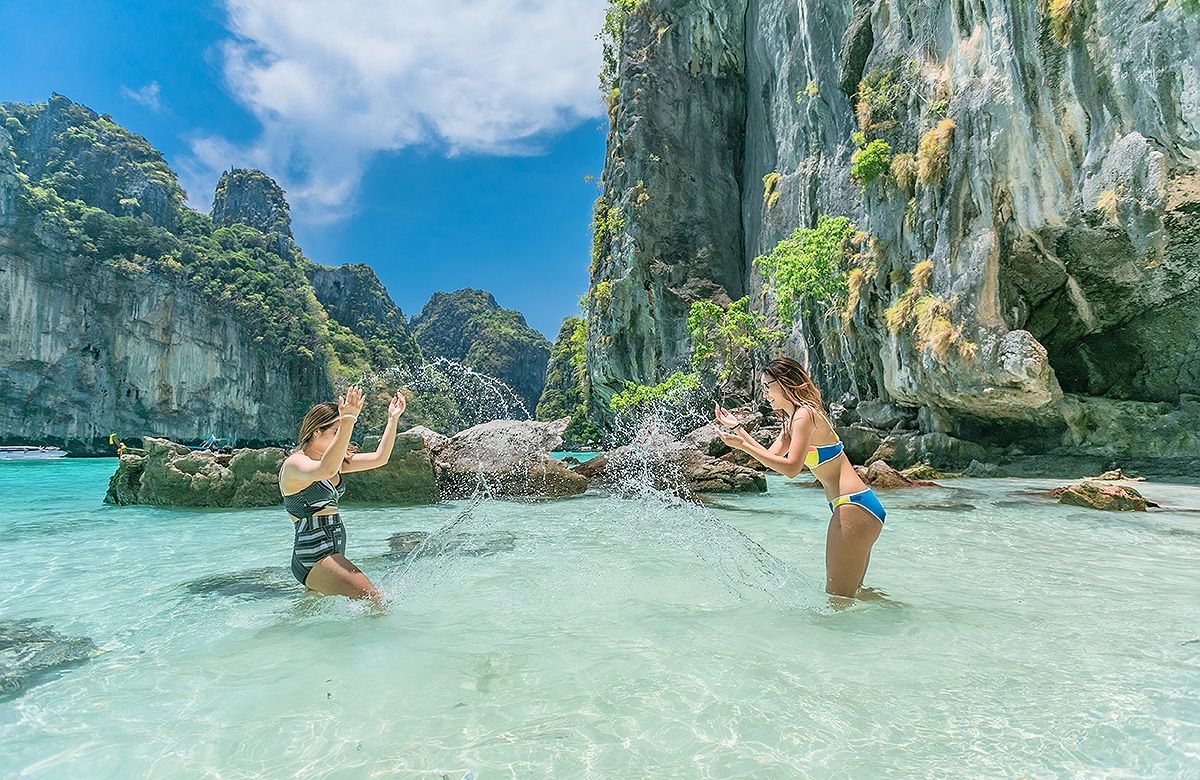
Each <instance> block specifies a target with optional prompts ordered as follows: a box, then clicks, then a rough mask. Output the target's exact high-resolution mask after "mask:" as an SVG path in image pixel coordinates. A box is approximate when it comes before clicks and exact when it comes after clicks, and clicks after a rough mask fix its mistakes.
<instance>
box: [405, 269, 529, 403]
mask: <svg viewBox="0 0 1200 780" xmlns="http://www.w3.org/2000/svg"><path fill="white" fill-rule="evenodd" d="M412 329H413V335H414V336H416V339H417V344H418V345H420V347H421V351H422V353H423V354H424V355H425V357H426V358H427V359H432V358H447V359H449V360H454V361H456V362H459V363H462V364H463V365H465V366H467V367H469V368H471V369H474V370H475V371H479V372H481V373H484V374H487V375H489V376H493V377H495V378H497V379H499V380H501V381H503V382H504V383H505V384H507V385H508V386H509V387H511V388H512V389H513V390H514V391H515V392H516V394H517V395H518V396H519V397H520V399H521V401H522V403H524V405H525V407H526V409H527V410H529V411H530V412H532V411H533V410H534V409H535V408H536V407H537V403H538V398H539V397H540V396H541V394H542V387H543V386H544V384H545V381H546V362H547V360H548V358H549V356H550V343H549V342H548V341H546V337H545V336H543V335H542V334H540V333H538V332H537V331H535V330H533V329H532V328H530V327H529V326H528V325H527V324H526V323H525V317H523V316H522V315H521V314H520V312H516V311H513V310H511V309H502V308H501V307H500V305H499V304H498V303H496V299H495V298H493V297H492V294H491V293H488V292H484V291H482V290H471V289H465V290H458V291H457V292H453V293H444V292H438V293H434V294H433V296H432V297H430V299H429V301H428V302H427V303H426V304H425V306H424V308H422V309H421V313H420V314H418V315H417V316H416V317H415V318H413V321H412Z"/></svg>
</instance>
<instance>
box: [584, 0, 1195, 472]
mask: <svg viewBox="0 0 1200 780" xmlns="http://www.w3.org/2000/svg"><path fill="white" fill-rule="evenodd" d="M626 5H627V6H630V5H632V6H633V9H632V10H631V11H629V13H628V14H627V18H626V19H625V22H624V26H623V32H622V34H621V36H620V40H619V41H618V42H617V44H616V49H617V52H618V56H617V59H616V73H615V77H616V81H615V86H616V91H615V93H614V96H613V105H612V112H611V116H612V118H613V125H612V130H611V132H610V135H609V142H608V156H607V159H606V165H605V173H604V193H603V198H602V201H601V203H600V204H598V215H597V220H596V223H597V225H598V232H597V249H598V251H597V258H596V264H595V266H594V269H593V278H592V288H591V306H590V312H591V318H592V319H591V322H590V325H589V333H590V339H589V343H588V353H587V354H588V364H587V365H588V377H589V381H590V383H591V397H592V411H593V414H594V415H595V416H598V417H602V416H604V415H606V414H607V401H608V398H609V397H611V395H612V394H613V392H614V391H616V390H618V389H620V386H621V384H622V382H624V381H625V380H633V381H637V382H640V383H651V382H654V381H658V380H660V379H661V378H662V377H663V376H664V374H665V373H669V372H670V371H671V370H675V369H677V368H680V367H683V366H684V365H685V360H686V355H687V344H686V339H685V337H684V332H683V328H684V324H685V318H686V311H687V308H688V306H689V305H690V304H691V302H693V301H695V300H698V299H701V298H709V299H713V300H716V301H718V302H720V303H724V302H725V301H726V300H728V299H735V298H737V297H739V296H741V295H742V294H749V295H750V296H751V300H752V301H753V302H754V305H755V307H756V308H758V309H759V310H762V311H765V312H767V313H768V314H769V315H770V316H771V317H772V318H773V319H774V321H775V322H778V323H780V324H781V325H783V326H784V327H785V328H787V329H788V331H789V336H788V339H787V342H786V344H785V346H784V349H783V350H782V351H784V352H786V353H788V354H791V355H793V356H796V357H798V358H799V359H801V360H802V361H804V362H806V363H808V364H809V365H810V366H811V367H812V369H813V372H814V374H815V375H816V377H817V378H818V381H819V383H820V384H821V385H822V388H823V390H824V391H825V393H826V395H827V397H828V398H830V399H831V400H838V399H840V398H843V397H844V398H845V399H846V400H847V401H848V405H849V407H850V408H853V402H855V401H858V400H862V401H882V402H886V403H889V404H892V405H895V406H897V407H901V408H906V409H909V410H910V411H912V412H915V414H914V415H913V417H912V418H911V421H910V422H908V423H906V425H907V426H909V427H907V428H906V429H905V430H903V431H894V432H893V433H894V435H895V436H896V437H903V436H908V437H910V438H919V439H921V441H919V442H918V443H917V444H916V445H915V446H913V447H910V446H909V445H908V444H903V445H902V447H901V449H907V450H911V451H914V452H915V451H916V450H921V451H922V452H924V453H926V454H928V453H929V452H931V451H932V452H934V454H938V453H944V451H945V448H946V447H950V448H956V447H957V448H960V449H962V445H960V444H958V443H957V442H959V441H961V440H967V441H969V442H973V446H975V447H982V448H985V449H986V450H987V452H988V453H989V457H991V458H993V459H995V458H1011V457H1021V456H1039V455H1041V456H1045V455H1050V454H1055V455H1068V454H1072V453H1080V454H1083V455H1085V456H1087V457H1089V458H1101V459H1105V458H1109V459H1111V458H1125V459H1135V460H1136V459H1143V460H1151V461H1158V462H1159V465H1160V466H1162V467H1163V468H1167V469H1176V470H1185V471H1186V470H1188V469H1190V468H1192V464H1193V463H1194V461H1195V460H1196V459H1197V458H1200V439H1198V438H1197V437H1196V435H1195V433H1194V431H1195V430H1196V424H1197V423H1198V422H1200V417H1197V415H1196V411H1195V407H1196V401H1197V398H1198V397H1200V370H1197V366H1200V352H1198V351H1197V350H1198V349H1200V347H1197V344H1200V338H1198V337H1200V316H1198V315H1200V48H1198V47H1196V46H1195V45H1194V43H1193V42H1194V41H1195V40H1197V38H1198V37H1200V12H1197V10H1196V7H1195V4H1194V3H1189V2H1178V1H1177V0H1166V1H1165V2H1162V3H1159V4H1157V5H1155V6H1154V7H1152V8H1146V7H1144V6H1142V5H1141V4H1138V3H1134V2H1132V0H1122V1H1119V2H1113V3H1106V4H1102V5H1095V4H1088V3H1065V4H1059V3H1054V4H1049V3H1035V2H1022V3H1016V4H1008V5H1003V4H1001V5H996V4H984V5H974V6H972V5H969V4H967V5H962V4H959V5H954V4H948V3H932V4H931V3H926V2H913V1H911V0H876V1H875V2H863V1H862V0H860V1H859V2H852V1H851V0H840V1H838V2H833V3H825V4H821V6H820V7H819V9H818V8H817V7H816V6H813V5H812V4H805V3H800V4H797V3H795V2H785V1H784V0H734V1H733V2H719V3H718V2H713V1H712V0H645V1H644V2H641V3H634V4H626ZM868 151H869V152H870V154H873V155H875V158H874V161H875V163H876V168H875V170H873V171H872V170H867V168H866V167H865V163H866V162H867V161H868V160H869V159H870V154H868ZM856 152H857V153H858V155H859V156H858V157H856V156H855V155H856ZM822 215H830V216H843V215H844V216H846V217H848V218H849V219H850V220H851V221H852V222H853V224H854V226H855V229H856V230H857V231H861V235H858V236H855V241H856V244H855V252H854V255H853V257H849V256H848V258H847V266H846V267H845V269H844V270H845V272H846V273H847V274H848V275H849V274H851V273H852V272H853V279H852V280H850V281H851V284H849V285H848V287H849V288H850V291H849V294H848V295H847V296H846V299H845V300H844V301H841V302H839V305H838V307H837V310H830V309H826V307H824V306H821V305H817V304H819V303H820V302H817V301H809V302H808V304H810V305H807V306H805V307H804V308H806V309H811V312H810V313H801V314H800V315H799V316H798V317H797V319H796V320H795V321H794V322H792V321H787V320H782V319H780V318H779V317H778V314H779V312H778V309H777V302H778V301H777V297H776V293H777V290H776V289H775V288H774V287H773V286H772V285H771V284H770V283H769V280H767V279H765V278H764V277H763V274H762V272H761V268H760V267H759V266H756V265H755V264H754V262H753V261H754V259H755V258H756V257H758V256H759V255H763V254H766V253H768V252H770V251H771V250H772V249H773V248H774V247H775V246H776V244H777V243H778V242H779V241H780V240H781V239H783V238H785V237H787V236H788V235H789V234H790V233H791V232H792V231H793V230H794V229H796V228H799V227H805V228H809V227H814V226H815V225H816V224H817V221H818V218H819V217H820V216H822ZM848 279H849V276H848ZM849 417H850V419H847V420H846V422H847V423H852V422H855V420H853V419H852V418H853V417H854V415H853V414H851V415H850V416H849ZM1152 420H1153V422H1152ZM934 434H936V435H937V436H939V437H941V438H938V439H936V440H934V439H927V438H926V437H928V436H930V435H934ZM974 452H975V454H978V453H979V452H981V450H974ZM964 454H965V451H964ZM957 458H958V456H955V455H953V454H952V453H951V454H948V455H947V456H946V457H944V458H941V460H942V461H943V462H944V463H945V465H951V464H950V463H949V461H956V462H957ZM1172 464H1173V465H1172ZM958 465H962V463H958Z"/></svg>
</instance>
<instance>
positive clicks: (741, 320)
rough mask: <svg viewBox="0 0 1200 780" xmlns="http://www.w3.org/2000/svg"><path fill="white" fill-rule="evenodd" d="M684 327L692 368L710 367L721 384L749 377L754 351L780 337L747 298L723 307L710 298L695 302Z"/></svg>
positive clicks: (702, 369) (780, 334) (705, 368)
mask: <svg viewBox="0 0 1200 780" xmlns="http://www.w3.org/2000/svg"><path fill="white" fill-rule="evenodd" d="M687 328H688V335H689V336H691V338H692V367H693V368H695V369H696V370H697V371H706V370H712V371H713V372H714V373H715V374H716V375H717V380H718V381H719V382H721V383H722V384H724V383H726V382H729V381H730V380H732V379H734V378H735V377H745V376H749V370H750V366H751V360H752V357H753V356H754V353H755V352H756V351H757V350H760V349H762V348H763V347H765V346H767V345H768V344H770V343H772V342H774V341H777V340H779V339H780V338H781V337H782V336H783V334H782V333H780V332H779V331H777V330H773V329H771V328H768V327H767V318H766V316H765V315H763V314H762V313H761V312H757V311H752V310H751V309H750V298H749V297H742V298H739V299H738V300H736V301H734V302H733V303H731V304H729V305H728V306H726V307H725V308H722V307H720V306H718V305H717V304H715V303H713V302H712V301H696V302H695V303H693V304H692V308H691V310H690V311H689V312H688V321H687Z"/></svg>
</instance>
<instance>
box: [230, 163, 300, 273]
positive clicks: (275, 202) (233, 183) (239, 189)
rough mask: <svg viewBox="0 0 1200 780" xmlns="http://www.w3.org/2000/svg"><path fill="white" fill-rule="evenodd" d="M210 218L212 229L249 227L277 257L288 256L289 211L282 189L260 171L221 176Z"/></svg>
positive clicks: (243, 170) (235, 169) (237, 170)
mask: <svg viewBox="0 0 1200 780" xmlns="http://www.w3.org/2000/svg"><path fill="white" fill-rule="evenodd" d="M211 216H212V221H213V225H215V226H216V227H229V226H231V225H239V224H240V225H246V226H248V227H252V228H254V229H255V230H257V231H258V232H260V233H262V234H263V235H264V236H266V237H267V240H268V241H269V242H270V244H271V245H273V246H274V247H275V250H276V252H277V253H278V254H279V255H280V256H284V257H286V256H287V255H288V254H289V253H290V250H291V247H292V213H291V209H290V207H289V206H288V202H287V198H286V197H284V194H283V188H282V187H280V186H279V185H278V184H276V183H275V180H274V179H272V178H271V177H270V176H268V175H266V174H265V173H263V172H262V171H256V170H251V169H246V168H233V169H231V170H228V171H226V172H225V173H223V174H221V179H220V181H218V182H217V190H216V192H215V193H214V194H213V205H212V212H211Z"/></svg>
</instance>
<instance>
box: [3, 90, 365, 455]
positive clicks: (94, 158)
mask: <svg viewBox="0 0 1200 780" xmlns="http://www.w3.org/2000/svg"><path fill="white" fill-rule="evenodd" d="M0 123H2V125H0V127H2V128H3V129H0V440H3V441H5V442H15V441H21V442H24V441H36V442H45V443H53V444H58V445H60V446H64V447H65V448H67V449H69V450H71V451H72V452H75V453H111V452H112V447H111V446H109V445H108V436H109V434H110V433H116V434H117V435H118V436H122V437H139V436H144V435H161V436H170V437H174V438H177V439H183V440H188V439H201V438H204V437H206V436H208V435H210V434H216V435H218V436H222V437H228V438H232V439H235V440H237V441H239V442H240V443H243V444H253V443H262V442H290V441H291V439H292V437H293V436H294V435H295V428H296V425H297V421H298V420H299V418H300V416H301V415H302V414H303V413H304V411H305V410H306V409H307V407H308V406H309V405H310V404H312V403H313V402H314V401H316V400H320V399H323V398H328V397H330V396H331V394H332V387H333V384H334V381H335V377H334V367H335V365H336V360H335V356H334V354H333V353H334V350H333V349H332V347H331V346H330V341H329V336H328V331H329V328H330V322H329V320H328V317H327V316H326V314H325V311H324V310H323V309H322V308H321V306H320V304H319V303H318V302H317V300H316V298H315V296H314V295H313V290H312V288H311V286H309V284H308V283H307V280H306V279H305V277H304V274H303V273H302V271H301V270H300V269H301V267H303V266H304V265H307V264H308V261H307V260H305V259H304V258H303V255H302V254H300V252H299V250H298V249H296V248H295V247H294V245H292V244H291V243H290V238H288V239H287V242H288V243H287V245H286V249H287V251H286V252H285V253H283V254H281V253H280V252H279V249H278V245H277V244H276V245H274V246H273V245H272V244H273V237H277V236H280V235H284V233H281V232H280V231H281V230H282V231H286V227H287V219H286V214H284V215H282V216H280V215H279V214H278V213H275V218H274V221H273V222H272V223H271V225H269V226H268V225H264V226H266V227H271V228H272V233H269V234H264V233H263V232H261V231H260V230H259V229H257V228H255V227H252V226H248V225H246V224H245V223H244V222H241V221H240V217H239V214H240V213H241V211H242V210H245V209H244V207H245V206H246V205H247V204H250V205H252V202H253V199H252V198H246V197H243V195H244V193H242V192H240V190H239V185H238V182H236V181H233V180H231V179H230V177H228V176H227V177H226V180H225V181H223V184H224V185H226V186H225V187H223V189H224V190H225V193H224V194H223V195H221V196H219V197H218V199H217V200H218V202H219V203H223V204H224V206H223V207H222V209H220V210H219V216H220V218H221V219H222V221H223V224H220V225H216V226H214V225H213V224H212V222H211V221H210V220H209V218H208V217H207V216H205V215H202V214H198V213H196V212H194V211H192V210H191V209H188V208H186V207H184V206H183V205H182V198H183V194H182V190H181V189H179V186H178V184H177V183H176V182H175V178H174V174H172V173H171V171H170V170H169V168H167V167H166V164H165V162H164V161H163V160H162V157H161V155H159V154H158V153H157V152H156V151H154V150H153V149H151V148H150V147H149V145H148V144H147V143H146V142H145V140H144V139H142V138H141V137H140V136H136V135H133V134H131V133H128V132H127V131H125V130H124V129H122V128H120V127H119V126H117V125H115V124H113V123H112V122H111V120H109V119H108V118H106V117H102V116H99V115H97V114H96V113H95V112H93V111H91V110H90V109H87V108H86V107H84V106H80V105H78V104H75V103H72V102H71V101H69V100H67V99H66V98H64V97H62V96H58V95H56V96H54V97H53V98H51V100H50V101H49V102H48V103H47V104H42V105H37V106H24V105H17V104H3V106H0ZM242 173H243V174H245V175H243V176H240V177H239V178H240V180H241V181H243V182H245V181H259V182H261V180H262V179H265V178H266V177H264V176H262V174H253V173H251V172H242ZM267 181H268V182H269V180H267ZM261 191H262V192H263V193H267V194H270V193H272V192H277V191H278V187H277V186H275V185H274V184H273V183H270V186H265V185H264V187H263V188H261ZM277 194H278V202H279V203H283V207H284V208H286V202H284V201H282V193H281V192H278V193H277ZM276 211H277V210H276ZM248 213H250V214H251V215H253V214H255V213H258V212H256V211H255V210H254V209H252V208H251V209H249V210H248ZM350 338H351V340H352V341H353V342H354V343H355V344H356V345H357V347H358V348H359V349H364V348H363V347H362V344H361V341H360V340H358V339H357V337H353V336H351V337H350Z"/></svg>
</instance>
